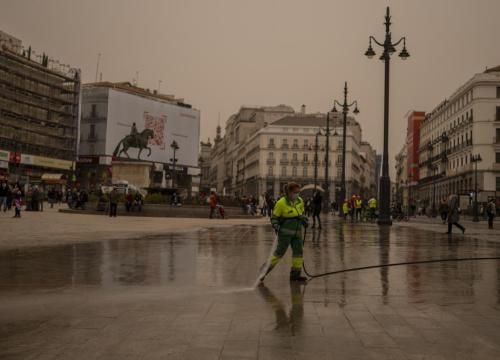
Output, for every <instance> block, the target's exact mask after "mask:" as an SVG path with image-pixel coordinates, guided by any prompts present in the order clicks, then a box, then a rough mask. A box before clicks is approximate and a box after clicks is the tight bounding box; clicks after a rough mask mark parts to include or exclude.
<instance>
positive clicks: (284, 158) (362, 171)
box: [210, 105, 376, 200]
mask: <svg viewBox="0 0 500 360" xmlns="http://www.w3.org/2000/svg"><path fill="white" fill-rule="evenodd" d="M269 109H270V110H271V116H266V115H267V114H266V115H263V116H262V117H263V119H267V120H264V121H261V122H260V124H254V126H253V127H251V126H248V123H247V122H245V119H246V118H245V117H243V119H244V120H243V123H244V124H245V125H246V126H247V129H248V131H246V132H245V138H243V139H242V138H238V136H241V135H238V132H237V131H236V128H237V127H238V126H239V121H240V119H241V118H242V116H241V114H242V113H247V112H248V113H250V118H257V114H256V115H252V111H255V112H257V111H261V112H264V113H265V112H266V111H269ZM248 110H251V111H248ZM325 126H326V115H325V114H306V113H305V107H302V111H301V112H300V113H295V112H294V111H293V109H292V108H290V107H287V106H284V105H280V106H278V107H275V108H259V107H256V108H252V109H249V108H242V109H241V110H240V112H239V113H238V114H236V115H233V116H231V117H230V118H229V120H228V122H227V124H226V134H225V136H224V137H222V136H220V132H219V133H218V136H217V137H216V141H215V145H214V148H213V150H212V157H211V158H212V164H211V168H210V176H211V181H212V186H213V187H214V188H216V189H217V191H218V192H219V193H221V194H224V195H229V196H236V197H237V196H249V195H253V196H256V195H259V194H263V193H266V192H267V193H270V194H271V195H273V196H275V197H278V196H279V195H280V193H281V192H282V189H283V186H284V185H285V184H286V183H287V182H289V181H296V182H298V183H299V184H300V185H301V186H302V187H305V188H306V189H311V190H312V189H313V188H314V185H315V184H316V187H317V188H320V189H323V188H324V185H325V169H326V162H325V154H326V148H325V147H326V138H325V136H324V135H318V136H316V135H317V134H318V131H319V130H320V129H321V131H324V128H325ZM330 131H331V132H330V149H329V151H330V153H329V166H328V177H329V186H330V195H331V199H330V200H333V199H335V193H336V192H338V191H339V190H340V176H341V169H342V120H341V118H340V115H339V114H335V113H330ZM240 134H241V132H240ZM231 137H233V139H231ZM346 138H347V140H346V189H347V194H353V193H356V194H361V195H363V196H369V195H372V194H373V195H374V194H375V182H376V181H375V176H376V175H375V170H376V154H375V151H374V150H373V149H372V147H371V146H370V144H369V143H367V142H365V141H363V140H362V131H361V127H360V125H359V123H358V122H357V121H356V120H355V119H354V118H351V117H349V118H348V121H347V133H346ZM316 139H317V145H318V146H317V147H316ZM316 156H317V158H316ZM316 159H317V160H316Z"/></svg>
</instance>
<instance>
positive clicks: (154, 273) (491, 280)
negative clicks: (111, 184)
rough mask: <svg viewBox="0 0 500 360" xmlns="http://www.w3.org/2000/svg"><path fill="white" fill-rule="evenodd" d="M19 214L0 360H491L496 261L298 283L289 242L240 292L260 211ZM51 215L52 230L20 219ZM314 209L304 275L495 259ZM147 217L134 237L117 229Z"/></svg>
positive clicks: (259, 233) (453, 240) (419, 232)
mask: <svg viewBox="0 0 500 360" xmlns="http://www.w3.org/2000/svg"><path fill="white" fill-rule="evenodd" d="M23 215H26V217H25V218H23V219H21V220H17V219H10V218H8V217H7V216H2V217H0V224H1V225H2V229H7V231H2V235H1V237H2V240H1V242H4V241H6V240H5V239H6V237H11V238H12V239H16V238H20V234H19V233H21V234H22V236H28V237H29V236H33V237H35V238H36V239H37V241H36V243H37V244H38V245H37V246H33V245H34V243H33V242H30V241H28V240H24V242H20V246H19V247H14V246H12V243H11V242H8V246H7V245H4V246H3V247H2V249H3V250H2V251H0V298H1V300H0V303H1V306H0V359H23V360H25V359H27V360H29V359H39V360H48V359H196V360H203V359H260V360H262V359H272V360H276V359H278V360H279V359H287V360H288V359H297V360H299V359H301V360H303V359H315V360H316V359H498V358H500V341H499V340H500V335H499V334H500V261H496V260H487V261H475V262H472V261H465V262H443V263H433V264H426V265H409V266H400V267H390V268H379V269H372V270H364V271H358V272H350V273H342V274H338V275H333V276H327V277H322V278H317V279H314V280H311V281H309V282H308V283H307V284H306V285H298V284H290V283H289V281H288V269H289V266H290V258H289V255H290V253H288V254H287V256H286V259H285V260H284V261H283V262H282V263H281V264H279V265H278V267H277V268H276V269H275V270H274V271H273V272H272V273H271V274H270V275H269V276H268V278H267V279H266V282H265V286H261V287H257V288H255V287H254V284H255V281H256V278H257V273H258V270H259V268H260V266H261V265H262V263H263V262H264V261H265V259H266V258H267V256H268V255H269V251H270V249H271V247H272V244H273V232H272V231H271V228H270V226H268V225H265V221H264V220H256V221H255V222H254V223H251V222H248V223H246V224H243V223H238V224H236V223H234V224H231V225H234V226H224V227H219V226H218V224H217V223H215V222H214V223H212V224H213V225H214V226H213V227H208V228H207V227H205V223H204V222H202V220H200V222H199V223H198V224H192V223H191V225H186V224H185V227H186V226H187V227H188V229H184V230H183V231H177V232H170V231H169V229H170V227H169V226H170V225H167V224H171V222H170V221H171V220H172V219H155V220H154V221H153V220H150V219H144V218H141V219H137V218H127V219H125V218H123V219H120V218H117V219H109V218H106V217H104V216H103V217H100V218H99V219H97V217H95V216H92V215H71V214H59V213H56V212H53V213H50V212H47V213H45V212H44V214H43V215H41V214H35V213H32V214H23ZM50 216H53V217H52V219H53V223H52V225H51V226H52V227H53V228H54V229H55V230H54V229H52V230H50V229H47V228H45V229H38V230H39V231H37V227H36V226H30V224H38V225H42V224H44V223H45V222H47V219H48V217H50ZM42 217H43V218H44V219H45V220H40V219H41V218H42ZM29 218H31V221H29ZM162 220H164V221H165V223H164V224H165V225H164V226H163V228H162V227H161V223H156V221H162ZM324 220H325V226H324V229H322V230H321V231H317V230H316V231H312V230H310V231H309V234H308V236H307V239H306V248H305V262H306V266H307V269H308V271H309V272H311V273H321V272H325V271H331V270H337V269H342V268H350V267H358V266H364V265H374V264H383V263H393V262H404V261H418V260H427V259H437V258H454V257H472V256H481V257H483V256H500V244H498V243H497V242H494V241H487V240H481V239H477V238H471V237H467V236H462V235H454V236H453V237H448V236H447V235H444V234H442V233H441V232H438V231H437V230H436V231H428V230H426V229H425V228H426V227H428V226H427V225H426V224H423V225H414V223H412V224H413V225H410V223H411V222H410V223H409V224H406V225H403V224H395V225H394V226H393V227H391V228H379V227H378V226H377V225H375V224H351V223H343V222H338V221H337V220H335V219H333V218H331V217H330V218H328V220H326V218H325V219H324ZM18 221H21V222H23V221H24V223H20V222H18ZM117 221H122V222H121V223H117ZM174 221H176V222H177V224H179V223H178V222H179V221H181V222H182V221H184V220H182V219H181V220H179V219H174ZM186 221H187V220H186ZM190 221H193V219H190ZM194 221H196V220H194ZM203 221H204V220H203ZM14 222H17V223H14ZM125 222H128V225H127V224H126V223H125ZM150 222H151V223H150ZM80 223H81V225H77V224H80ZM153 223H154V227H153V230H154V232H153V233H149V235H147V236H146V235H144V236H140V232H139V230H132V228H133V229H136V228H138V227H139V228H141V226H142V227H146V226H147V225H151V226H153V225H152V224H153ZM19 224H23V226H22V229H21V226H20V225H19ZM106 224H107V229H106ZM130 224H133V226H132V225H130ZM227 224H230V223H226V225H227ZM432 226H434V225H432ZM71 227H74V228H73V229H71ZM84 228H86V229H84ZM181 228H182V227H181V226H178V230H180V229H181ZM439 229H440V228H439ZM188 230H190V231H188ZM442 230H445V229H444V228H443V229H442ZM143 231H145V230H143ZM148 231H149V232H151V231H152V230H148ZM148 231H145V234H146V233H148ZM65 233H67V234H68V236H69V237H71V239H72V240H71V241H69V242H65V241H64V234H65ZM79 233H80V235H78V234H79ZM30 234H31V235H30ZM466 234H467V233H466ZM126 235H127V236H128V237H127V236H126ZM44 236H54V238H55V240H54V238H53V239H47V243H43V240H44ZM79 236H80V238H81V240H82V241H79ZM89 237H90V238H89ZM83 240H85V241H83ZM19 241H21V240H19Z"/></svg>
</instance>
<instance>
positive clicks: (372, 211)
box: [368, 196, 377, 221]
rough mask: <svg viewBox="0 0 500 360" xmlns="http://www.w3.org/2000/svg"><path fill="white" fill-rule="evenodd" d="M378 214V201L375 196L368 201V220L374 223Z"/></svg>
mask: <svg viewBox="0 0 500 360" xmlns="http://www.w3.org/2000/svg"><path fill="white" fill-rule="evenodd" d="M376 213H377V199H375V197H374V196H372V197H371V198H370V200H368V218H369V219H370V220H371V221H373V220H375V218H376Z"/></svg>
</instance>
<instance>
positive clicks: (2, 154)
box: [0, 150, 10, 162]
mask: <svg viewBox="0 0 500 360" xmlns="http://www.w3.org/2000/svg"><path fill="white" fill-rule="evenodd" d="M0 160H1V161H7V162H8V161H9V160H10V151H7V150H0Z"/></svg>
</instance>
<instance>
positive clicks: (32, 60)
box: [0, 38, 80, 161]
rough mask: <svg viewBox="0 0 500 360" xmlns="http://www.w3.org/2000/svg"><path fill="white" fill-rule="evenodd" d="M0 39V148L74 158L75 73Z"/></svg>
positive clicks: (77, 76) (77, 80) (77, 89)
mask: <svg viewBox="0 0 500 360" xmlns="http://www.w3.org/2000/svg"><path fill="white" fill-rule="evenodd" d="M1 40H2V39H1V38H0V148H1V149H3V150H7V151H11V152H13V153H15V154H19V156H20V154H32V155H36V156H44V157H48V158H54V159H61V160H69V161H75V159H76V151H77V143H78V115H79V114H78V113H79V97H80V71H79V70H78V69H74V68H71V67H70V66H69V65H65V64H62V63H60V62H59V61H57V60H54V59H52V58H49V56H48V55H46V54H39V55H37V54H36V53H35V52H34V51H33V50H32V49H31V47H29V48H27V49H25V48H23V47H22V46H16V47H15V48H13V47H11V46H9V44H8V43H6V42H5V41H1Z"/></svg>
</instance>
